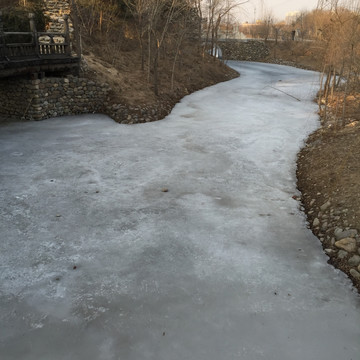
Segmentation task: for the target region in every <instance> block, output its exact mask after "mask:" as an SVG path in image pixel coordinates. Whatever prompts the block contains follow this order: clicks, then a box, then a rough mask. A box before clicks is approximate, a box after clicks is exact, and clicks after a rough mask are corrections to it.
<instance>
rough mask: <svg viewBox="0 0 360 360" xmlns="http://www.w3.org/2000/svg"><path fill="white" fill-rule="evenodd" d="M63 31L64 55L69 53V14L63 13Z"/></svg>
mask: <svg viewBox="0 0 360 360" xmlns="http://www.w3.org/2000/svg"><path fill="white" fill-rule="evenodd" d="M64 26H65V29H64V33H65V53H66V55H68V56H70V55H71V48H70V29H69V15H64Z"/></svg>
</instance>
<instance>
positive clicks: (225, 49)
mask: <svg viewBox="0 0 360 360" xmlns="http://www.w3.org/2000/svg"><path fill="white" fill-rule="evenodd" d="M219 46H220V48H221V50H222V53H223V58H224V59H226V60H241V61H260V60H264V59H265V58H266V57H267V56H269V54H270V50H269V48H268V47H267V46H266V44H265V43H264V42H263V41H260V40H224V41H220V42H219Z"/></svg>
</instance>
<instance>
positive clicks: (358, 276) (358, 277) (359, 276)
mask: <svg viewBox="0 0 360 360" xmlns="http://www.w3.org/2000/svg"><path fill="white" fill-rule="evenodd" d="M350 274H351V276H353V277H354V278H355V279H356V280H360V273H359V272H358V271H356V270H355V269H350Z"/></svg>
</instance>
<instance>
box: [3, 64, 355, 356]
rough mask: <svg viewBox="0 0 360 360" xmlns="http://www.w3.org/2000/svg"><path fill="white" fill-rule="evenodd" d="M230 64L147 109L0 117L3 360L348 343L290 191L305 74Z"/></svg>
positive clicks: (283, 352) (309, 120) (325, 350)
mask: <svg viewBox="0 0 360 360" xmlns="http://www.w3.org/2000/svg"><path fill="white" fill-rule="evenodd" d="M232 66H234V67H235V68H236V69H237V70H239V71H240V72H241V77H240V78H239V79H235V80H232V81H230V82H226V83H222V84H218V85H216V86H213V87H210V88H207V89H205V90H202V91H199V92H197V93H195V94H192V95H190V96H188V97H186V98H185V99H183V101H182V102H181V103H180V104H178V105H177V106H176V107H175V109H174V110H173V112H172V113H171V114H170V115H169V116H168V117H167V118H166V119H165V120H163V121H159V122H156V123H149V124H141V125H134V126H126V125H118V124H115V123H114V122H112V121H111V120H110V119H108V118H106V117H104V116H97V115H93V116H77V117H68V118H61V119H51V120H47V121H43V122H37V123H18V124H8V125H2V126H1V127H0V150H1V153H0V164H1V165H0V176H1V188H0V204H1V207H0V215H1V216H0V234H1V241H0V323H1V330H0V354H1V359H2V360H10V359H17V360H20V359H26V360H35V359H36V360H41V359H46V360H48V359H51V360H58V359H76V360H79V359H86V360H91V359H94V360H95V359H101V360H106V359H114V360H115V359H121V360H145V359H151V360H185V359H189V360H230V359H231V360H233V359H241V360H259V359H265V360H304V359H306V360H310V359H314V360H331V359H337V360H338V359H341V360H345V359H346V360H350V359H353V360H355V359H358V358H359V356H360V298H359V296H358V295H357V294H356V292H354V291H353V290H352V288H351V283H350V281H349V280H348V279H347V278H346V277H345V276H344V275H343V274H342V273H339V272H338V271H336V270H334V269H333V268H332V267H331V266H330V265H328V264H327V263H326V261H327V257H326V255H324V254H323V252H322V249H321V246H320V243H319V242H318V241H317V239H316V238H315V237H314V236H313V235H312V234H311V232H310V231H309V230H307V228H306V223H305V218H304V216H303V214H302V213H301V212H300V211H299V209H298V203H297V202H296V201H294V200H293V199H292V196H293V195H294V194H296V179H295V158H296V153H297V152H298V150H299V148H300V147H301V145H302V144H303V140H304V139H305V138H306V136H307V134H309V133H310V132H311V131H313V130H314V129H315V128H316V127H317V115H316V105H315V104H314V103H313V102H312V101H311V99H312V98H313V96H314V95H315V92H316V90H317V89H316V87H317V84H318V76H317V74H316V73H313V72H309V71H304V70H299V69H294V68H290V67H284V66H277V65H270V64H256V63H235V62H234V63H232ZM279 90H281V91H279ZM290 95H291V96H290ZM297 99H298V100H297ZM299 100H300V101H299Z"/></svg>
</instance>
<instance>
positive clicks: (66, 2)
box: [45, 0, 73, 33]
mask: <svg viewBox="0 0 360 360" xmlns="http://www.w3.org/2000/svg"><path fill="white" fill-rule="evenodd" d="M45 6H46V11H45V14H46V15H47V16H48V17H49V18H50V19H51V20H50V23H49V28H48V32H58V33H62V32H63V31H64V18H63V16H64V15H70V0H45ZM69 25H70V32H72V31H73V27H72V24H71V23H69Z"/></svg>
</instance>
